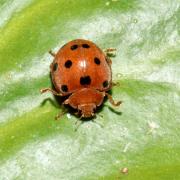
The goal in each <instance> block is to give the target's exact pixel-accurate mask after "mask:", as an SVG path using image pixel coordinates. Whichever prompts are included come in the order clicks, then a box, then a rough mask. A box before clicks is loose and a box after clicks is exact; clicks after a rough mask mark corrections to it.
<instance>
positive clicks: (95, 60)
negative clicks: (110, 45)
mask: <svg viewBox="0 0 180 180" xmlns="http://www.w3.org/2000/svg"><path fill="white" fill-rule="evenodd" d="M94 62H95V63H96V64H97V65H99V64H100V63H101V61H100V59H99V58H97V57H95V58H94Z"/></svg>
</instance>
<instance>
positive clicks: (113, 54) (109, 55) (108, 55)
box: [104, 48, 116, 57]
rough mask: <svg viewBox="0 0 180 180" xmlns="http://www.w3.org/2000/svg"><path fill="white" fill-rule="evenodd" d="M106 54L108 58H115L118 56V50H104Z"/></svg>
mask: <svg viewBox="0 0 180 180" xmlns="http://www.w3.org/2000/svg"><path fill="white" fill-rule="evenodd" d="M104 53H105V55H106V56H107V57H114V56H116V49H115V48H108V49H104Z"/></svg>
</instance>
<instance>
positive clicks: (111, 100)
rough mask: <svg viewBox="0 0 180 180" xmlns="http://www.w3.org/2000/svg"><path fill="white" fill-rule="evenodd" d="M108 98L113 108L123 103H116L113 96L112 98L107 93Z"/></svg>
mask: <svg viewBox="0 0 180 180" xmlns="http://www.w3.org/2000/svg"><path fill="white" fill-rule="evenodd" d="M106 96H107V97H108V100H109V102H110V103H111V104H112V105H113V106H119V105H120V104H121V103H122V101H118V102H115V101H114V100H113V98H112V96H111V95H110V94H108V93H106Z"/></svg>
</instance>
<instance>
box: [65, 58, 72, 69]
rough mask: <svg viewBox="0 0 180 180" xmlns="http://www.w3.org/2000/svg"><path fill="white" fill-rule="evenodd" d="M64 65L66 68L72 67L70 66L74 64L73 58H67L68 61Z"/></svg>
mask: <svg viewBox="0 0 180 180" xmlns="http://www.w3.org/2000/svg"><path fill="white" fill-rule="evenodd" d="M64 66H65V67H66V68H70V67H71V66H72V61H71V60H67V61H66V62H65V64H64Z"/></svg>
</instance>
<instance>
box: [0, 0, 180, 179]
mask: <svg viewBox="0 0 180 180" xmlns="http://www.w3.org/2000/svg"><path fill="white" fill-rule="evenodd" d="M179 5H180V4H179V1H178V0H174V1H168V0H165V1H164V0H159V1H155V0H152V1H143V0H129V1H127V0H116V1H115V0H114V1H113V0H112V1H110V0H107V1H102V0H89V1H81V0H76V1H73V0H66V1H65V0H59V1H58V0H57V1H48V0H39V1H33V0H31V1H30V0H24V1H18V0H14V1H8V0H7V1H0V95H1V101H0V179H43V180H44V179H53V180H54V179H86V180H87V179H108V180H109V179H133V180H134V179H138V180H140V179H163V180H164V179H179V178H180V175H179V171H180V126H179V117H180V110H179V109H180V90H179V85H180V81H179V77H180V63H179V62H180V61H179V57H180V45H179V40H180V37H179V29H180V28H179ZM76 38H84V39H89V40H91V41H93V42H95V43H96V44H97V45H98V46H99V47H101V48H102V49H105V48H109V47H113V48H117V55H116V57H114V58H112V61H113V64H112V71H113V80H114V81H115V82H119V83H120V85H119V86H116V87H113V89H112V91H111V93H112V96H113V98H114V99H115V100H122V101H123V104H122V106H121V107H118V108H114V107H112V106H111V105H110V103H109V102H108V101H105V103H104V105H103V106H102V107H101V108H100V109H99V110H98V112H97V117H96V119H95V122H93V121H87V122H84V123H82V124H79V127H78V129H77V131H75V128H76V127H77V125H76V124H75V122H76V121H77V120H78V118H77V117H75V116H74V115H73V114H70V112H69V113H66V114H65V115H64V116H63V117H62V118H61V119H60V120H59V121H55V120H54V117H55V115H56V114H57V113H58V112H62V108H61V107H60V105H59V103H58V101H57V99H55V98H54V97H53V96H52V95H51V94H44V95H41V94H40V93H39V90H40V89H41V88H43V87H51V80H50V76H49V65H50V63H51V62H52V60H53V58H52V57H51V56H50V55H49V54H48V51H49V50H50V49H52V50H53V51H54V52H57V50H58V49H59V48H60V47H61V46H62V45H63V44H64V43H66V42H68V41H70V40H72V39H76ZM78 123H79V122H78ZM123 168H128V173H127V174H123V173H122V172H121V171H122V169H123Z"/></svg>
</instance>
